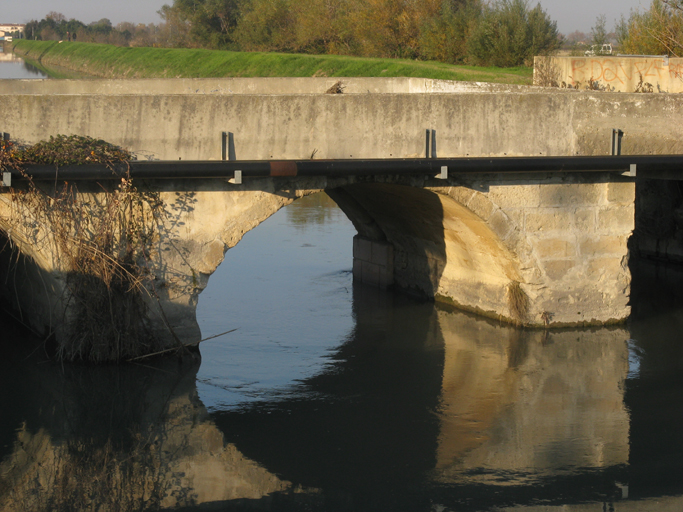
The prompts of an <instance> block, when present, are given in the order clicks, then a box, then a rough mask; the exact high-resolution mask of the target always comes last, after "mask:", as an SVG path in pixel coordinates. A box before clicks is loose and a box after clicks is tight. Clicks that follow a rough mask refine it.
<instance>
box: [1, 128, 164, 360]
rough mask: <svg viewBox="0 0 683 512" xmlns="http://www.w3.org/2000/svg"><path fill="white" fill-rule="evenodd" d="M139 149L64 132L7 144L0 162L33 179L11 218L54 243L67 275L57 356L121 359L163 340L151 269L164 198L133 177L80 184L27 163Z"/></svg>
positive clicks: (16, 198)
mask: <svg viewBox="0 0 683 512" xmlns="http://www.w3.org/2000/svg"><path fill="white" fill-rule="evenodd" d="M131 158H132V156H131V155H130V154H129V153H128V152H126V151H124V150H122V149H120V148H118V147H116V146H112V145H111V144H108V143H106V142H104V141H101V140H95V139H90V138H87V137H77V136H71V137H65V136H57V137H55V138H52V137H51V138H50V141H47V142H44V143H39V144H36V145H35V146H32V147H30V148H17V147H16V146H12V145H7V144H6V147H5V148H4V150H3V151H0V168H13V169H18V170H20V171H21V172H22V174H23V175H24V177H25V178H27V179H26V180H25V183H26V186H25V187H23V188H22V189H13V190H12V193H11V201H12V203H13V205H14V206H15V208H14V210H13V211H14V212H15V215H14V216H13V218H11V219H8V220H6V222H7V223H8V224H9V225H10V226H12V229H15V228H18V229H20V230H21V231H23V233H24V236H25V238H27V239H29V240H30V239H31V238H33V240H32V241H33V242H35V243H43V244H47V245H46V246H45V247H46V249H47V250H51V251H53V253H54V254H53V260H55V261H56V266H57V267H58V270H60V271H62V272H64V273H65V275H66V290H67V295H68V296H67V297H65V298H64V300H65V304H67V306H66V308H65V310H66V311H68V314H66V315H65V317H64V319H63V321H64V324H65V327H66V328H65V329H64V332H65V335H64V336H63V339H61V340H58V348H57V354H56V355H57V357H58V358H59V359H62V360H85V361H90V362H98V363H99V362H106V361H119V360H123V359H129V358H131V357H136V356H139V355H142V354H145V353H149V352H153V351H156V350H159V349H160V348H161V345H160V343H159V342H158V341H157V340H156V338H155V337H154V334H153V333H152V332H151V330H150V329H149V326H148V323H149V322H148V311H147V306H146V302H145V294H152V293H153V286H152V282H153V278H152V275H151V272H150V270H149V266H150V265H149V263H150V261H151V257H152V244H153V242H154V240H155V239H156V236H157V230H156V226H157V223H158V221H159V216H160V215H161V212H162V211H163V209H162V204H161V201H160V200H159V197H158V195H157V194H151V193H143V192H140V191H138V189H137V188H136V187H135V186H134V185H133V183H132V181H131V179H130V178H129V177H124V178H120V179H119V180H118V181H116V182H113V184H112V183H103V184H98V185H97V186H96V188H91V189H88V190H84V191H81V190H79V189H78V188H77V186H76V184H75V183H67V182H64V183H63V184H61V185H60V186H59V187H58V186H57V185H56V184H54V185H47V186H46V185H44V184H38V183H36V182H34V181H33V180H32V179H31V178H30V176H28V175H26V173H25V172H24V171H23V169H22V166H23V164H26V163H46V164H54V165H65V164H82V163H105V164H113V163H114V162H120V161H126V160H130V159H131Z"/></svg>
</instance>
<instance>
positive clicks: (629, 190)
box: [607, 182, 636, 204]
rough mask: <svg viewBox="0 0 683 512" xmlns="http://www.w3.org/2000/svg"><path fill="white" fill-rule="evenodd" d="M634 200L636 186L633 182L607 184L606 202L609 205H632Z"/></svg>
mask: <svg viewBox="0 0 683 512" xmlns="http://www.w3.org/2000/svg"><path fill="white" fill-rule="evenodd" d="M635 200H636V184H635V183H633V182H630V183H629V182H616V183H608V184H607V201H609V202H610V203H622V204H628V203H631V204H632V203H634V202H635Z"/></svg>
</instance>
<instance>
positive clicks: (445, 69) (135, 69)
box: [13, 39, 533, 85]
mask: <svg viewBox="0 0 683 512" xmlns="http://www.w3.org/2000/svg"><path fill="white" fill-rule="evenodd" d="M13 49H14V52H15V53H17V54H18V55H20V56H22V57H23V58H25V59H26V60H28V61H30V62H31V63H33V64H39V65H41V66H42V67H44V68H51V67H53V66H59V67H61V68H68V69H71V70H74V71H77V72H79V73H86V74H88V75H91V76H96V77H101V78H216V77H310V76H323V77H324V76H328V77H399V76H404V77H420V78H433V79H442V80H457V81H474V82H493V83H503V84H518V85H531V83H532V74H533V70H532V69H531V68H525V67H518V68H505V69H503V68H479V67H474V66H453V65H450V64H443V63H439V62H421V61H411V60H398V59H369V58H360V57H347V56H338V55H302V54H281V53H257V52H228V51H219V50H204V49H189V48H131V47H121V46H112V45H105V44H93V43H73V42H61V43H60V42H57V41H30V40H26V39H23V40H18V41H16V42H15V43H14V45H13Z"/></svg>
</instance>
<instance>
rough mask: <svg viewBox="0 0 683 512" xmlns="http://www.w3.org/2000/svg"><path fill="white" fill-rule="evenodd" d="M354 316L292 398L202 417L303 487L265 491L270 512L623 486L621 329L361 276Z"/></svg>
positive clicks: (556, 495)
mask: <svg viewBox="0 0 683 512" xmlns="http://www.w3.org/2000/svg"><path fill="white" fill-rule="evenodd" d="M354 314H355V317H356V329H355V330H354V332H353V334H352V335H351V336H350V337H349V340H348V341H347V342H346V343H345V344H344V345H343V346H342V347H341V348H340V350H339V351H338V352H337V353H336V354H335V356H334V366H333V368H332V369H331V370H330V371H327V372H325V373H324V374H322V375H318V376H316V377H313V378H311V379H307V380H306V381H304V382H302V384H301V386H300V389H299V396H294V397H288V398H285V399H282V400H279V401H271V402H265V403H259V404H255V405H250V406H248V407H245V408H244V409H242V410H236V411H224V412H216V413H214V414H212V419H213V420H214V421H215V422H216V425H217V426H218V427H219V428H220V429H221V430H222V431H223V432H224V435H225V437H226V439H228V440H229V441H230V442H233V443H235V446H236V447H237V448H238V449H239V450H240V452H242V453H243V454H244V455H245V456H247V457H249V458H251V459H254V460H257V461H259V463H260V464H262V465H263V466H264V467H265V468H266V469H268V470H269V471H270V472H272V473H274V474H276V475H278V476H279V477H280V478H283V479H286V480H288V481H291V482H292V483H293V484H294V485H295V486H296V487H297V488H301V489H315V490H316V492H312V491H310V492H308V493H306V492H304V493H302V492H299V493H298V494H295V495H288V494H283V493H279V494H277V495H275V496H274V499H276V500H277V504H278V508H277V509H278V510H296V509H298V507H300V506H302V503H304V502H305V503H306V506H308V507H310V508H311V509H315V510H433V507H434V506H437V507H446V508H445V509H442V510H486V509H489V508H490V507H494V506H503V505H506V504H519V503H529V502H537V501H544V502H553V501H555V502H557V503H567V502H570V503H571V502H579V501H586V500H591V501H592V500H603V499H604V498H606V497H610V498H611V497H612V496H615V495H619V496H621V492H620V491H619V487H617V484H616V483H615V482H616V481H617V480H618V479H622V480H623V478H622V476H623V474H624V469H625V466H626V464H627V463H628V443H629V427H628V413H627V410H626V408H625V406H624V403H623V383H624V380H625V378H626V375H627V370H628V367H627V356H628V351H627V345H626V339H627V337H628V336H627V333H626V331H624V330H623V329H609V330H600V331H575V330H572V331H563V332H555V333H551V334H549V335H546V334H545V333H542V332H535V331H519V330H516V329H513V328H510V327H507V326H502V325H498V324H496V323H494V322H491V321H488V320H483V319H480V318H476V317H474V316H471V315H467V314H463V313H453V312H446V311H443V310H440V309H437V308H435V307H434V306H433V305H431V304H421V305H417V306H416V305H415V304H414V303H410V302H409V301H408V300H407V299H405V298H402V297H392V296H388V295H385V294H381V293H379V292H377V291H375V290H368V289H366V288H363V287H354ZM596 364H597V365H599V366H600V367H601V371H600V372H597V374H596V372H595V366H594V365H596ZM560 488H561V489H562V491H561V492H560ZM451 507H453V508H451ZM437 509H438V508H437Z"/></svg>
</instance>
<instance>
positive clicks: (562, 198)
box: [540, 183, 605, 206]
mask: <svg viewBox="0 0 683 512" xmlns="http://www.w3.org/2000/svg"><path fill="white" fill-rule="evenodd" d="M540 187H541V192H540V199H541V200H540V206H594V205H596V204H600V203H602V202H603V201H602V199H603V196H604V191H605V185H604V184H602V183H571V184H563V185H541V186H540Z"/></svg>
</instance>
